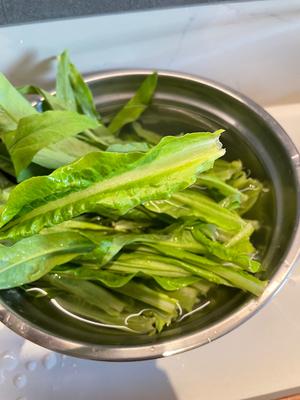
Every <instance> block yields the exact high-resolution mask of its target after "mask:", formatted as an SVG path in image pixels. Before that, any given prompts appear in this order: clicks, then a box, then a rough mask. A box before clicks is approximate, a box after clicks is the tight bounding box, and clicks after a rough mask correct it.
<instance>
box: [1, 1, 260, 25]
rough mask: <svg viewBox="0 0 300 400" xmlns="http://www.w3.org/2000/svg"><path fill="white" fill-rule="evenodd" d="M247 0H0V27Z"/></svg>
mask: <svg viewBox="0 0 300 400" xmlns="http://www.w3.org/2000/svg"><path fill="white" fill-rule="evenodd" d="M249 1H251V0H0V26H1V25H2V26H5V25H15V24H24V23H31V22H39V21H49V20H53V19H65V18H78V17H85V16H86V17H87V16H92V15H101V14H111V13H121V12H129V11H142V10H147V9H156V8H170V7H180V6H189V5H200V4H206V5H207V4H217V3H228V2H249ZM260 1H263V0H260Z"/></svg>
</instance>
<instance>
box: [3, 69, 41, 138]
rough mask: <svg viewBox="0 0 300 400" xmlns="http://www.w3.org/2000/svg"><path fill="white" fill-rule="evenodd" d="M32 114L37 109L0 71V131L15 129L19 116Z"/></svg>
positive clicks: (35, 112)
mask: <svg viewBox="0 0 300 400" xmlns="http://www.w3.org/2000/svg"><path fill="white" fill-rule="evenodd" d="M33 114H37V111H36V110H35V109H34V108H33V107H32V106H31V104H30V103H29V102H28V101H27V100H26V99H25V98H24V97H23V96H22V95H21V94H20V93H19V92H18V91H17V89H15V88H14V86H13V85H12V84H11V83H10V82H9V81H8V80H7V79H6V78H5V76H4V75H3V74H1V73H0V132H8V131H12V130H14V129H16V127H17V125H18V122H19V120H20V119H21V118H24V117H27V116H28V115H33Z"/></svg>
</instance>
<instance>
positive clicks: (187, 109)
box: [0, 72, 298, 346]
mask: <svg viewBox="0 0 300 400" xmlns="http://www.w3.org/2000/svg"><path fill="white" fill-rule="evenodd" d="M99 77H100V79H96V80H92V81H91V82H90V85H91V88H92V91H93V93H94V95H95V99H96V104H97V106H98V109H99V111H100V113H101V115H102V116H103V117H104V118H106V117H107V118H109V116H110V115H112V114H113V113H114V112H115V111H116V110H118V109H119V107H120V106H121V105H123V104H124V102H126V100H128V99H129V98H130V97H131V96H132V94H133V92H134V90H135V89H136V88H137V87H138V85H139V84H140V82H141V81H142V80H143V78H144V77H145V73H142V72H139V73H137V74H134V73H127V74H126V73H125V74H114V75H109V74H107V75H105V74H103V75H100V76H99ZM141 120H142V123H143V125H144V126H145V127H146V128H149V129H153V130H154V131H156V132H159V133H161V134H162V135H166V134H172V135H173V134H178V133H181V132H193V131H213V130H216V129H219V128H223V129H225V131H226V132H225V133H224V134H223V135H222V142H223V143H224V146H225V147H226V150H227V152H226V158H227V159H229V160H233V159H241V160H242V161H243V163H244V165H245V166H246V168H248V169H249V170H250V171H251V174H252V175H253V176H254V177H257V178H259V179H260V180H262V181H264V182H265V185H266V186H267V187H268V188H269V192H268V193H264V195H263V196H262V199H261V202H262V203H261V207H260V208H259V209H260V210H261V211H260V217H259V218H260V219H261V220H262V222H263V224H262V229H261V230H260V231H259V232H258V233H257V234H256V235H255V237H254V240H255V242H256V245H257V246H258V247H259V248H260V250H261V251H262V253H263V255H264V266H265V269H266V272H265V275H266V277H267V278H269V279H270V278H271V277H272V276H273V275H274V273H275V272H276V271H277V270H278V268H279V266H280V264H281V261H282V260H283V259H284V257H285V254H286V252H287V251H288V249H289V246H290V242H291V237H292V234H293V231H294V228H295V220H296V216H297V201H298V200H297V196H296V193H295V190H294V187H295V182H296V179H297V178H296V177H295V175H294V173H293V170H292V165H291V161H290V157H289V154H288V152H287V150H286V149H285V148H284V147H283V146H282V142H281V139H280V138H279V137H278V136H277V135H276V134H275V133H274V129H275V128H274V127H273V126H272V123H271V122H270V121H268V120H266V118H265V115H260V110H259V109H257V110H254V108H251V107H249V106H248V105H247V104H246V103H244V102H243V101H242V100H240V99H239V98H238V97H236V96H234V95H232V94H230V93H229V92H227V91H226V90H221V89H220V88H218V87H217V86H215V85H214V84H210V83H207V82H204V81H203V82H201V81H197V82H196V81H193V80H188V79H184V78H182V77H178V76H177V77H176V76H168V75H167V74H165V75H161V76H160V77H159V83H158V88H157V93H156V96H155V99H154V101H153V104H152V106H151V107H150V108H149V109H148V110H147V111H146V112H145V113H144V115H143V117H142V119H141ZM286 204H288V207H286ZM248 217H249V218H251V215H249V216H248ZM250 299H251V297H250V296H249V295H246V294H243V293H241V292H239V291H236V290H234V289H222V290H220V291H218V297H217V300H216V302H215V303H214V304H211V305H210V306H209V307H208V308H207V309H206V310H205V311H203V312H202V313H195V314H194V315H193V316H191V317H189V318H187V319H186V320H185V321H183V322H182V323H180V324H178V325H174V326H172V327H170V328H169V329H167V330H166V331H164V332H163V333H162V334H160V335H156V336H132V335H130V334H128V333H123V332H118V331H113V330H109V329H107V328H99V327H94V326H92V325H88V324H86V323H82V322H80V321H77V320H75V319H72V318H70V317H68V316H67V315H64V314H63V313H61V312H60V311H58V310H57V309H56V308H54V307H53V306H51V304H50V303H49V302H47V301H46V300H44V299H39V300H33V299H32V297H28V296H26V295H25V294H24V292H23V291H21V290H18V289H14V290H6V291H2V292H1V293H0V301H1V302H2V303H3V304H4V306H5V307H7V308H8V309H10V310H11V311H12V312H13V313H14V314H16V315H17V316H19V317H21V318H22V319H24V320H26V321H27V322H29V324H31V325H33V326H35V327H38V328H39V329H40V330H42V331H44V332H47V333H48V334H50V335H53V336H56V337H61V338H64V339H67V340H72V341H76V342H79V343H82V344H84V345H85V346H97V345H112V346H117V345H121V346H137V345H148V344H151V345H153V344H157V343H166V342H167V341H168V340H169V339H170V338H172V339H174V338H178V337H183V336H186V335H191V334H194V333H195V332H198V331H199V330H202V329H204V328H207V327H211V326H213V325H214V324H216V322H220V321H222V320H223V319H225V318H226V317H228V316H229V315H231V314H233V313H236V312H237V311H238V310H240V309H241V308H242V307H244V306H245V304H246V303H247V302H248V301H249V300H250Z"/></svg>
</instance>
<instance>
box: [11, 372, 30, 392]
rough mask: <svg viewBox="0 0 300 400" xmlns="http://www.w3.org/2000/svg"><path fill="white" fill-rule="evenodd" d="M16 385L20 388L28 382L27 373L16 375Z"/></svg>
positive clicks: (14, 380)
mask: <svg viewBox="0 0 300 400" xmlns="http://www.w3.org/2000/svg"><path fill="white" fill-rule="evenodd" d="M13 382H14V385H15V386H16V387H17V388H18V389H22V388H23V387H25V386H26V384H27V378H26V376H25V375H16V376H15V377H14V379H13Z"/></svg>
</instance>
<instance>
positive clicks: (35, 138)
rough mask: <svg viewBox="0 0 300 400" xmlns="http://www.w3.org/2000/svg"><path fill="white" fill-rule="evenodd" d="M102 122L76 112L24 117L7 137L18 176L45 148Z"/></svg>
mask: <svg viewBox="0 0 300 400" xmlns="http://www.w3.org/2000/svg"><path fill="white" fill-rule="evenodd" d="M97 125H98V124H97V123H96V122H95V121H94V120H92V119H90V118H88V117H86V116H84V115H80V114H77V113H75V112H72V111H46V112H44V113H41V114H35V115H30V116H28V117H24V118H22V119H21V120H20V121H19V123H18V126H17V129H16V131H15V132H14V134H13V135H11V133H10V134H9V137H7V139H5V142H6V145H7V147H8V151H9V153H10V155H11V158H12V161H13V163H14V166H15V170H16V174H17V175H18V174H19V173H20V172H21V171H22V170H23V169H24V168H26V167H27V166H28V165H29V164H30V162H31V160H32V159H33V157H34V155H35V154H36V153H38V152H39V151H40V150H41V149H43V148H45V147H47V146H49V145H51V144H54V143H56V142H59V141H61V140H63V139H66V138H68V137H70V136H75V135H77V134H78V133H80V132H81V131H83V130H84V129H87V128H93V127H96V126H97Z"/></svg>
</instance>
